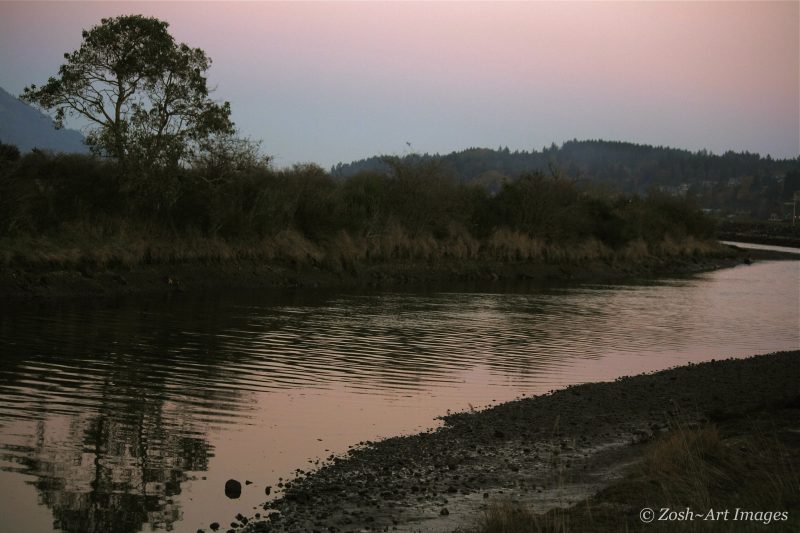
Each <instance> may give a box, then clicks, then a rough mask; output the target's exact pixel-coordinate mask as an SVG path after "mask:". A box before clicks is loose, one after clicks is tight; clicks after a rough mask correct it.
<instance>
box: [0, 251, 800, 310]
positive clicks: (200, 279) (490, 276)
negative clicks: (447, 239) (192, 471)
mask: <svg viewBox="0 0 800 533" xmlns="http://www.w3.org/2000/svg"><path fill="white" fill-rule="evenodd" d="M784 258H790V259H796V258H797V256H792V255H791V254H785V253H781V252H771V251H765V250H744V249H738V248H735V247H729V253H728V254H727V255H726V256H722V257H673V258H670V259H660V258H655V257H649V258H644V259H642V260H638V261H628V262H605V261H585V262H579V263H566V262H564V263H546V262H544V263H542V262H477V261H471V262H470V261H453V262H437V263H420V262H402V261H398V262H396V263H376V264H364V265H358V266H352V267H350V268H347V269H338V270H337V269H331V268H329V267H326V266H324V265H314V264H308V265H306V264H303V265H299V264H292V263H286V262H283V263H282V262H273V263H264V262H259V261H231V262H199V261H198V262H187V263H168V264H150V265H139V266H136V267H126V268H122V267H117V268H93V267H92V266H91V265H86V266H83V267H80V268H66V267H59V266H58V265H36V266H32V265H29V266H6V267H2V268H0V298H3V299H5V300H14V301H25V300H53V299H61V298H83V299H98V298H100V299H102V298H117V297H120V296H126V295H130V294H158V293H162V294H168V293H176V292H178V293H179V292H198V291H204V290H225V289H240V288H247V289H256V288H285V287H310V288H316V287H336V288H348V287H365V286H372V287H383V286H386V287H391V286H398V285H414V284H425V283H450V282H481V283H482V282H498V281H499V282H515V281H520V280H522V281H530V282H540V283H543V284H547V283H570V282H581V281H593V282H594V281H616V280H627V279H634V278H648V277H657V276H664V275H682V274H692V273H696V272H703V271H708V270H715V269H718V268H723V267H729V266H733V265H736V264H739V263H742V262H751V261H756V260H760V259H784Z"/></svg>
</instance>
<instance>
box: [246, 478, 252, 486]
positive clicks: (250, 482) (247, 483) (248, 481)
mask: <svg viewBox="0 0 800 533" xmlns="http://www.w3.org/2000/svg"><path fill="white" fill-rule="evenodd" d="M244 484H245V485H252V484H253V482H252V481H250V480H249V479H245V480H244Z"/></svg>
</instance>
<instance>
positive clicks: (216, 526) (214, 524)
mask: <svg viewBox="0 0 800 533" xmlns="http://www.w3.org/2000/svg"><path fill="white" fill-rule="evenodd" d="M208 527H209V528H211V531H216V530H218V529H219V522H211V525H210V526H208Z"/></svg>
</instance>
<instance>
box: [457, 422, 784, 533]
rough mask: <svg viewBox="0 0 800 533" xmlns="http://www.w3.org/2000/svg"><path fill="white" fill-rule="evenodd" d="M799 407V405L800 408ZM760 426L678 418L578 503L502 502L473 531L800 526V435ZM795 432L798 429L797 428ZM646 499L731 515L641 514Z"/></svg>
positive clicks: (655, 505)
mask: <svg viewBox="0 0 800 533" xmlns="http://www.w3.org/2000/svg"><path fill="white" fill-rule="evenodd" d="M794 414H795V415H796V411H795V412H794ZM765 427H767V425H766V424H764V423H759V425H758V427H747V426H741V425H739V426H738V427H735V428H730V427H728V428H726V432H727V435H725V434H724V433H725V432H723V431H722V430H721V429H720V428H719V427H717V426H715V425H706V426H704V427H700V428H689V427H686V426H684V425H678V426H677V427H676V428H675V429H674V430H673V431H671V432H670V433H669V434H667V435H666V436H664V437H662V438H660V439H658V440H657V441H655V442H654V443H652V444H651V445H649V446H648V447H647V449H646V450H645V452H644V455H643V459H642V461H641V462H640V463H638V465H637V466H635V467H633V468H632V469H631V470H630V471H629V472H628V474H627V476H626V477H625V478H624V479H622V480H621V481H619V482H616V483H614V484H612V485H611V486H609V487H608V488H606V489H604V490H603V491H601V492H600V493H599V494H597V495H595V496H594V497H593V498H591V499H590V500H589V501H587V502H585V503H583V504H580V505H577V506H574V507H572V508H570V509H566V510H565V509H553V510H551V511H549V512H547V513H544V514H535V513H533V512H531V511H530V510H527V509H525V508H524V507H522V506H520V505H519V504H511V503H508V502H501V503H496V504H494V505H492V506H490V507H489V509H488V510H487V511H486V512H485V514H484V515H483V516H482V517H481V519H480V520H479V523H478V524H477V526H476V527H475V528H474V529H473V530H472V532H473V533H517V532H526V533H530V532H548V533H550V532H552V533H568V532H587V531H591V532H601V533H606V532H607V533H610V532H619V531H655V532H672V531H687V532H694V531H714V532H717V531H719V532H728V531H734V532H749V531H770V532H775V531H782V532H784V531H785V532H789V531H800V478H799V477H798V454H799V453H800V449H798V446H797V444H798V443H797V441H796V438H795V440H793V441H792V438H791V437H789V440H790V442H788V443H787V442H786V440H785V439H786V437H785V435H786V432H784V434H783V435H784V436H783V437H780V436H779V435H780V434H781V433H780V431H777V430H767V431H764V429H765ZM789 434H790V433H789ZM644 507H648V508H651V509H654V510H656V512H657V513H658V512H659V510H660V509H662V508H666V507H669V508H671V509H676V510H682V509H686V508H687V507H690V508H691V509H692V510H693V511H695V512H706V511H708V510H709V509H714V510H717V511H724V510H725V509H728V510H729V513H730V514H729V519H728V520H718V521H704V520H693V521H683V522H676V521H662V522H659V521H655V522H653V523H649V524H645V523H643V522H642V521H641V520H640V519H639V511H640V510H641V509H643V508H644ZM736 508H739V509H744V510H749V511H765V512H783V511H786V512H788V518H789V519H788V520H786V521H784V520H777V521H775V520H773V521H771V523H770V524H768V525H765V524H764V523H763V520H761V521H759V520H755V521H752V520H751V521H742V520H738V521H734V520H733V516H734V512H735V509H736Z"/></svg>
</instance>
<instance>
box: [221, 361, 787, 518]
mask: <svg viewBox="0 0 800 533" xmlns="http://www.w3.org/2000/svg"><path fill="white" fill-rule="evenodd" d="M799 358H800V351H792V352H781V353H775V354H769V355H763V356H755V357H751V358H747V359H738V360H724V361H712V362H708V363H702V364H696V365H689V366H685V367H679V368H675V369H671V370H667V371H662V372H658V373H654V374H645V375H640V376H635V377H626V378H622V379H618V380H617V381H614V382H608V383H589V384H584V385H578V386H573V387H568V388H566V389H563V390H559V391H556V392H552V393H550V394H547V395H543V396H539V397H532V398H523V399H520V400H516V401H512V402H508V403H506V404H503V405H499V406H497V407H493V408H491V409H487V410H484V411H480V412H470V413H458V414H452V415H448V416H446V417H444V421H445V426H444V427H442V428H440V429H438V430H436V431H433V432H428V433H422V434H418V435H412V436H404V437H394V438H390V439H386V440H384V441H380V442H377V443H361V444H360V445H359V446H358V447H356V448H354V449H353V450H351V451H350V453H348V454H347V456H345V457H329V458H327V460H326V461H325V463H324V465H323V466H322V467H321V468H320V469H319V470H316V471H314V472H312V473H309V474H306V475H303V472H299V474H300V477H298V478H297V479H295V480H293V481H290V482H287V483H286V484H285V485H284V486H283V487H276V488H274V489H273V491H272V492H273V496H272V499H271V500H270V501H268V502H266V503H265V504H264V506H263V509H259V510H258V514H253V515H252V516H251V517H249V518H248V517H243V516H240V517H239V518H238V519H237V520H238V521H240V522H241V523H246V525H245V527H244V529H245V530H246V531H251V532H252V531H287V532H288V531H383V530H395V528H396V529H397V530H399V531H453V530H455V529H457V528H464V529H470V528H472V527H473V526H474V525H475V524H476V523H477V522H478V520H479V518H480V516H481V515H482V513H483V512H484V510H485V509H486V508H487V506H490V505H492V504H493V503H497V502H501V503H502V502H507V501H515V502H517V504H521V505H524V506H525V507H526V508H528V509H532V510H533V511H535V512H545V511H547V510H548V509H551V508H553V507H569V506H571V505H574V504H577V503H580V502H584V501H586V499H587V498H588V497H589V496H591V495H593V494H595V493H597V492H598V491H599V490H600V489H601V488H602V487H605V486H608V485H609V484H610V483H612V482H614V481H615V480H619V479H622V478H623V475H624V474H625V472H626V468H628V467H629V466H630V465H631V464H635V463H637V462H638V461H640V460H641V457H642V456H643V454H644V450H646V449H647V446H644V445H643V444H644V443H649V442H651V441H658V440H659V439H660V435H661V434H669V433H670V432H671V431H673V430H674V429H676V428H680V427H689V428H697V427H701V426H704V425H708V424H720V425H724V427H725V428H727V429H726V430H728V429H731V428H734V429H735V428H738V429H735V430H736V431H739V432H741V433H743V434H745V433H747V432H748V431H752V430H753V429H754V428H755V427H756V426H757V422H758V421H759V420H762V421H763V420H770V421H772V422H774V424H776V425H773V429H775V430H776V431H778V432H781V433H782V434H785V435H789V436H790V437H791V438H790V439H789V440H788V441H787V442H789V444H788V446H790V448H789V450H790V452H791V457H792V460H793V461H795V462H794V463H793V464H794V465H795V467H796V464H797V463H796V460H797V454H798V448H800V443H798V439H797V438H796V435H797V432H798V430H800V427H798V425H797V420H799V419H800V395H799V393H798V388H797V383H799V382H800V364H798V361H800V359H799ZM751 422H752V424H751ZM791 439H794V440H791ZM732 442H733V443H734V444H735V442H736V439H735V438H734V439H733V441H732ZM795 472H796V470H795ZM689 477H691V476H689ZM630 503H631V505H629V506H628V507H630V508H625V509H623V510H621V511H620V513H619V516H620V520H622V521H621V522H619V523H618V524H617V525H623V524H625V523H627V521H628V519H629V518H630V517H629V516H628V515H630V513H633V512H634V511H636V512H638V509H633V507H632V505H633V503H634V502H630ZM656 503H657V502H656ZM736 503H737V502H736V501H735V498H734V499H732V500H731V501H724V502H715V503H714V505H715V507H720V508H723V507H729V508H731V509H733V508H735V507H736ZM796 503H797V502H796ZM693 504H695V502H686V505H693ZM798 506H800V503H798ZM771 510H773V511H774V510H777V511H789V512H790V513H791V512H794V513H795V514H793V515H792V521H790V522H788V524H789V525H790V526H791V525H793V524H796V523H797V522H796V519H797V510H793V509H771ZM623 511H624V512H623ZM266 516H269V517H270V518H269V519H268V520H264V518H265V517H266ZM222 522H223V523H228V522H227V521H222ZM226 529H227V528H224V529H223V530H226Z"/></svg>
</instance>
